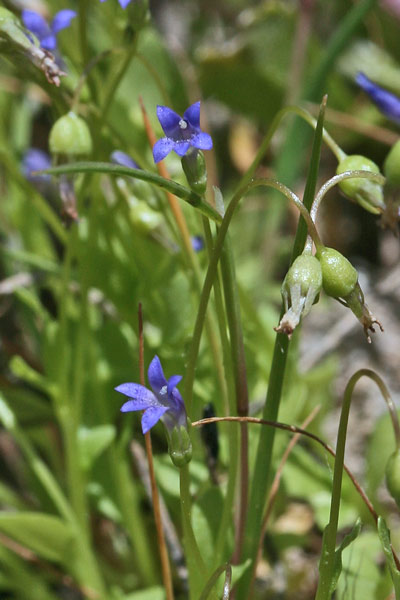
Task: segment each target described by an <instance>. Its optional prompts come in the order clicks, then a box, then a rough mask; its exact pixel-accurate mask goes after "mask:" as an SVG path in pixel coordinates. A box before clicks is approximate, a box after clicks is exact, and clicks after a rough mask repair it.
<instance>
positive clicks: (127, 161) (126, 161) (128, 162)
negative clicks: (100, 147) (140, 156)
mask: <svg viewBox="0 0 400 600" xmlns="http://www.w3.org/2000/svg"><path fill="white" fill-rule="evenodd" d="M110 160H111V162H113V163H115V164H116V165H121V166H122V167H129V168H132V169H139V165H138V164H137V163H135V161H134V160H133V158H131V157H130V156H129V154H126V153H125V152H122V150H114V152H112V153H111V154H110Z"/></svg>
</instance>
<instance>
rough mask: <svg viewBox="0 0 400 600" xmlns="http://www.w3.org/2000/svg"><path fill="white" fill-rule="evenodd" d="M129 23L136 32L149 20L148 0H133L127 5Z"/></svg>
mask: <svg viewBox="0 0 400 600" xmlns="http://www.w3.org/2000/svg"><path fill="white" fill-rule="evenodd" d="M127 14H128V18H129V23H130V25H131V27H132V29H133V30H134V31H135V32H136V33H137V32H139V31H140V30H141V29H143V27H145V26H146V25H147V23H148V22H149V20H150V15H149V0H135V2H131V3H130V4H129V6H128V7H127Z"/></svg>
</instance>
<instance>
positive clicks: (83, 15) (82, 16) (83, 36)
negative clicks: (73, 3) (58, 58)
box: [78, 0, 89, 67]
mask: <svg viewBox="0 0 400 600" xmlns="http://www.w3.org/2000/svg"><path fill="white" fill-rule="evenodd" d="M78 14H79V38H80V44H81V56H82V62H83V66H84V67H86V65H87V63H88V61H89V48H88V43H87V33H86V24H87V19H88V15H87V4H86V0H79V11H78Z"/></svg>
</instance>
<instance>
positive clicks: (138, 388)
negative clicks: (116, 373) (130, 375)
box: [115, 383, 159, 410]
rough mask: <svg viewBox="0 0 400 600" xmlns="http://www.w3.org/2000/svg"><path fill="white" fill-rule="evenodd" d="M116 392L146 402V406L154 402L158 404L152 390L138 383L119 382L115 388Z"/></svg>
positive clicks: (152, 404)
mask: <svg viewBox="0 0 400 600" xmlns="http://www.w3.org/2000/svg"><path fill="white" fill-rule="evenodd" d="M115 391H116V392H119V393H120V394H124V396H128V398H132V399H134V400H136V401H138V402H142V403H146V406H144V407H143V409H142V410H144V408H146V407H147V406H154V405H155V404H159V402H158V401H157V398H156V397H155V396H154V394H153V392H151V391H150V390H148V389H147V388H145V387H144V386H143V385H140V383H121V385H118V386H117V387H116V388H115Z"/></svg>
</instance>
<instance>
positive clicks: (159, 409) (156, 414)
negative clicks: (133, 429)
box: [142, 406, 169, 434]
mask: <svg viewBox="0 0 400 600" xmlns="http://www.w3.org/2000/svg"><path fill="white" fill-rule="evenodd" d="M167 410H169V407H168V406H152V407H151V408H148V409H147V410H146V411H145V412H144V414H143V417H142V431H143V433H144V434H145V433H147V432H148V431H149V430H150V429H151V428H152V427H154V425H155V424H156V423H157V422H158V421H159V420H160V419H161V417H162V416H163V414H164V413H165V412H167Z"/></svg>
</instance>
